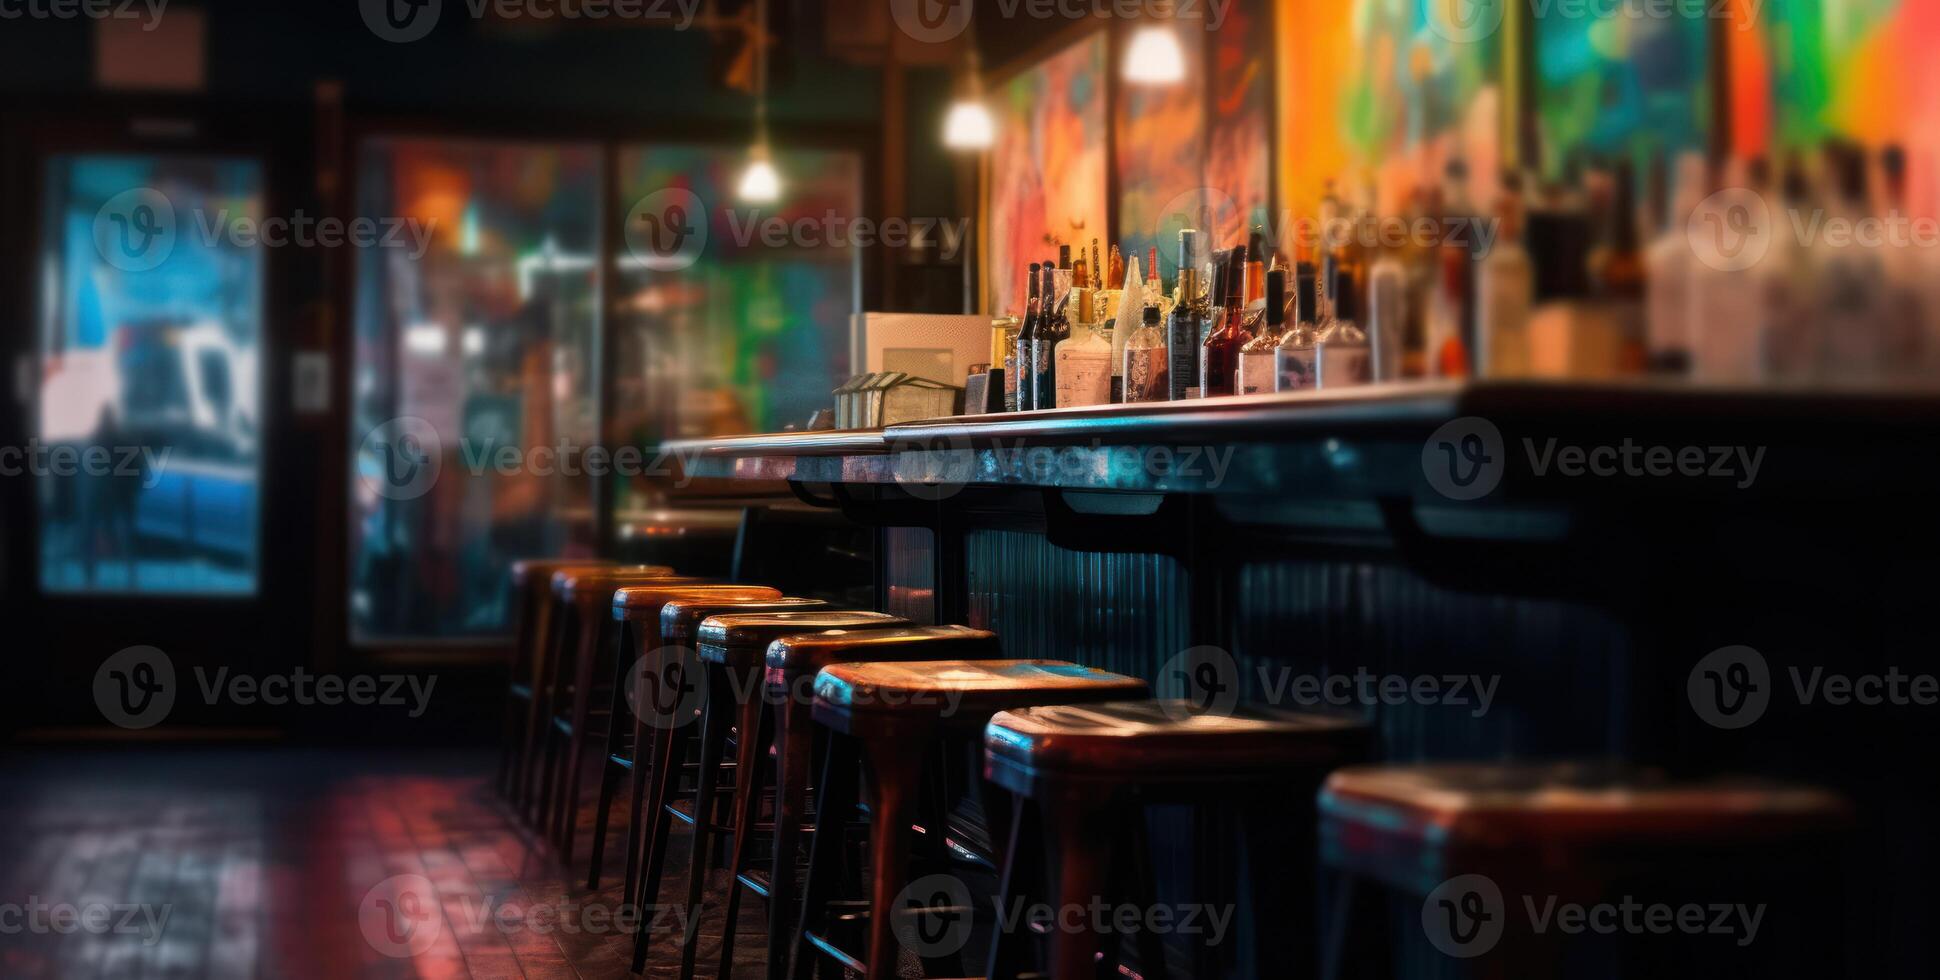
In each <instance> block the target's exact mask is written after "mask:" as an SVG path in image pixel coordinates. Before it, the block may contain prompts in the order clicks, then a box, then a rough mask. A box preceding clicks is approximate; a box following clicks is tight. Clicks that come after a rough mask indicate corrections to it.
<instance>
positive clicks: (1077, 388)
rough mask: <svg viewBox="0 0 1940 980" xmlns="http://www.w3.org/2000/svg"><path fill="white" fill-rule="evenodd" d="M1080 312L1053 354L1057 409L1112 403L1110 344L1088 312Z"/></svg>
mask: <svg viewBox="0 0 1940 980" xmlns="http://www.w3.org/2000/svg"><path fill="white" fill-rule="evenodd" d="M1080 313H1081V314H1082V315H1081V317H1080V319H1079V321H1078V322H1075V323H1073V324H1071V328H1070V332H1069V334H1068V335H1067V337H1066V339H1064V340H1060V341H1058V344H1057V348H1056V351H1055V352H1054V356H1055V357H1056V360H1057V370H1056V372H1054V373H1055V375H1056V377H1057V386H1058V395H1057V406H1058V407H1059V408H1075V407H1078V406H1081V405H1109V404H1111V341H1110V340H1107V339H1106V338H1105V336H1104V335H1103V334H1102V333H1099V332H1098V330H1097V329H1096V328H1097V324H1095V323H1094V322H1093V321H1092V319H1091V317H1090V315H1089V314H1088V312H1087V311H1084V310H1080Z"/></svg>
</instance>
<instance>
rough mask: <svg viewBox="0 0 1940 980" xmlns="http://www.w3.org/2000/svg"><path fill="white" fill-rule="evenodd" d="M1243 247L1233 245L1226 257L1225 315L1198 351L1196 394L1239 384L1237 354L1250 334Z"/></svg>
mask: <svg viewBox="0 0 1940 980" xmlns="http://www.w3.org/2000/svg"><path fill="white" fill-rule="evenodd" d="M1246 263H1247V252H1246V246H1244V245H1235V246H1233V251H1232V253H1231V254H1229V255H1227V257H1226V268H1225V278H1226V288H1225V290H1224V299H1225V301H1226V315H1225V316H1224V317H1223V318H1222V321H1221V323H1220V325H1219V327H1218V328H1217V329H1216V330H1214V331H1213V332H1212V333H1210V334H1208V335H1207V336H1206V343H1205V349H1204V350H1202V351H1200V352H1199V397H1201V398H1214V397H1217V396H1219V395H1230V394H1232V393H1233V391H1234V389H1235V386H1236V385H1237V384H1238V383H1239V354H1240V351H1241V350H1242V349H1244V348H1245V347H1246V344H1247V342H1248V341H1250V340H1252V339H1253V335H1252V334H1251V333H1248V332H1247V330H1246V323H1245V316H1246V283H1245V282H1244V281H1243V280H1244V279H1245V277H1246Z"/></svg>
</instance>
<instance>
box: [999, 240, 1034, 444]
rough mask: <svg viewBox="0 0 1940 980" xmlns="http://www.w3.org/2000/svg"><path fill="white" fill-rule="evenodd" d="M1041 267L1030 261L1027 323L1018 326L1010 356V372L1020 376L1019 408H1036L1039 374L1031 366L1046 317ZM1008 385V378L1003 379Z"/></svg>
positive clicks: (1025, 317)
mask: <svg viewBox="0 0 1940 980" xmlns="http://www.w3.org/2000/svg"><path fill="white" fill-rule="evenodd" d="M1039 268H1040V266H1039V264H1038V263H1036V262H1032V263H1031V274H1030V284H1029V285H1028V286H1027V287H1026V288H1027V289H1028V290H1029V292H1030V299H1028V300H1027V301H1026V302H1025V306H1024V324H1023V326H1020V327H1018V328H1017V345H1016V350H1015V352H1014V353H1013V354H1012V355H1011V358H1010V359H1011V361H1012V362H1013V363H1012V364H1011V374H1013V375H1015V376H1016V378H1017V385H1016V387H1017V409H1016V410H1017V411H1020V412H1028V411H1031V410H1032V409H1034V408H1036V407H1037V373H1036V371H1035V370H1034V369H1033V368H1032V367H1031V365H1032V364H1033V363H1034V362H1033V361H1032V360H1031V357H1032V353H1031V352H1032V351H1033V350H1034V349H1035V346H1036V344H1037V327H1038V323H1039V321H1041V320H1042V319H1043V297H1042V296H1041V295H1040V294H1039V292H1038V287H1039V286H1040V285H1041V284H1042V279H1041V277H1040V276H1039V275H1038V270H1039ZM1004 384H1005V386H1006V387H1009V386H1010V382H1009V381H1005V382H1004Z"/></svg>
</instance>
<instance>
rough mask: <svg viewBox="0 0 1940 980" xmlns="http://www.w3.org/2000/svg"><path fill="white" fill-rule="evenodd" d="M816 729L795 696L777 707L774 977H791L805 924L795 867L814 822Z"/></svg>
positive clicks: (771, 891) (771, 894) (771, 922)
mask: <svg viewBox="0 0 1940 980" xmlns="http://www.w3.org/2000/svg"><path fill="white" fill-rule="evenodd" d="M816 737H817V736H816V732H815V729H814V723H813V721H812V720H811V718H810V717H809V712H808V707H807V706H806V705H803V704H800V703H798V702H797V701H796V700H794V699H793V698H789V699H787V700H784V701H783V702H782V703H781V704H780V705H778V706H777V707H776V708H775V741H776V744H777V751H776V753H775V840H774V847H775V853H774V858H773V862H772V872H771V873H770V875H769V878H768V980H786V978H787V977H788V957H789V954H790V952H791V951H792V950H793V948H794V935H795V928H796V926H797V925H799V924H800V923H799V914H798V909H797V908H796V905H795V900H796V891H795V888H796V885H795V868H796V865H797V863H798V862H800V860H801V843H802V827H803V826H804V825H805V824H806V823H807V821H808V777H809V774H810V773H811V772H812V771H813V769H814V762H815V741H816Z"/></svg>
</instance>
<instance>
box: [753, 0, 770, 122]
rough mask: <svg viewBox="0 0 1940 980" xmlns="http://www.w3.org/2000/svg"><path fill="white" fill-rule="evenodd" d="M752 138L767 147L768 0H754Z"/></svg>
mask: <svg viewBox="0 0 1940 980" xmlns="http://www.w3.org/2000/svg"><path fill="white" fill-rule="evenodd" d="M754 45H755V52H754V138H755V145H756V146H758V147H760V148H761V150H762V152H764V153H765V152H767V149H768V0H754Z"/></svg>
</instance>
